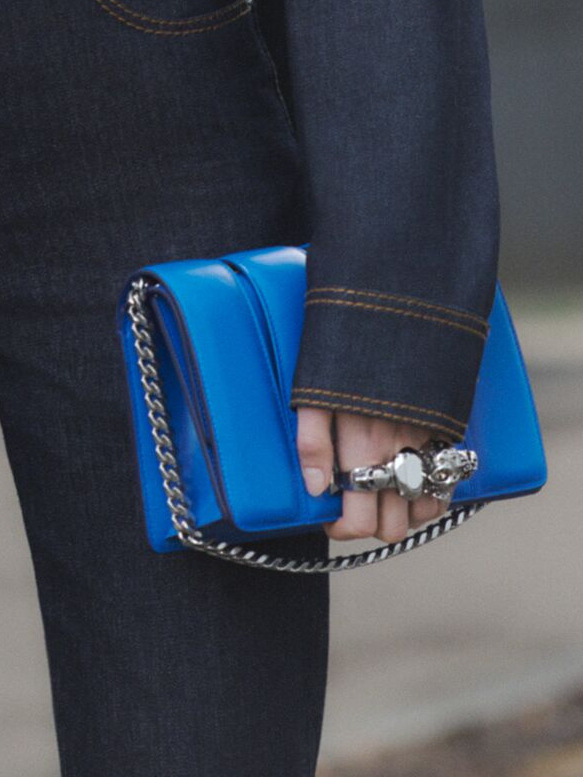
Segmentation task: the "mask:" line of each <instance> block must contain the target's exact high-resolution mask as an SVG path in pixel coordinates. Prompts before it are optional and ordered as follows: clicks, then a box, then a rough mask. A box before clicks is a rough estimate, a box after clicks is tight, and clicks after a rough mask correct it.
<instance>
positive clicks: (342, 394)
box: [292, 387, 467, 429]
mask: <svg viewBox="0 0 583 777" xmlns="http://www.w3.org/2000/svg"><path fill="white" fill-rule="evenodd" d="M299 392H303V393H309V394H327V395H329V396H336V397H344V398H345V399H361V400H364V401H365V402H372V403H375V404H379V405H391V406H392V407H400V408H402V409H403V410H415V411H416V412H418V413H426V414H427V415H434V416H437V417H439V418H445V419H446V420H447V421H451V422H452V423H454V424H457V425H458V426H461V427H462V429H465V428H466V426H467V424H464V423H463V422H462V421H458V419H457V418H454V417H453V416H451V415H447V413H442V412H440V411H439V410H429V409H428V408H426V407H417V405H407V404H405V403H404V402H392V401H391V400H388V399H373V398H372V397H365V396H364V395H363V394H347V393H346V392H344V391H329V390H328V389H314V388H300V387H298V388H293V389H292V395H295V394H298V393H299Z"/></svg>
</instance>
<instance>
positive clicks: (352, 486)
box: [328, 439, 478, 502]
mask: <svg viewBox="0 0 583 777" xmlns="http://www.w3.org/2000/svg"><path fill="white" fill-rule="evenodd" d="M477 468H478V456H477V453H476V451H472V450H468V449H464V450H462V449H458V448H455V447H454V446H452V445H451V443H449V442H447V441H446V440H440V439H431V440H428V441H427V442H426V443H425V444H424V445H422V446H421V447H420V448H419V449H416V448H411V447H406V448H402V449H401V450H400V451H399V452H398V453H397V455H396V456H395V457H394V459H392V460H391V461H386V462H382V463H379V464H369V465H365V466H363V467H353V468H352V469H349V470H345V471H340V469H339V468H338V466H337V465H336V464H335V465H334V469H333V472H332V477H331V479H330V485H329V487H328V490H329V492H330V493H331V494H334V493H336V492H337V491H341V490H343V491H380V490H381V489H384V488H394V489H396V490H397V491H398V493H399V495H400V496H402V497H403V498H405V499H407V500H410V501H411V500H413V499H418V498H419V497H420V496H423V495H427V496H433V497H436V498H437V499H441V500H442V501H444V502H446V501H448V500H449V499H450V498H451V495H452V492H453V490H454V489H455V487H456V485H457V483H459V481H460V480H467V478H469V477H471V475H472V474H473V473H474V472H475V471H476V469H477Z"/></svg>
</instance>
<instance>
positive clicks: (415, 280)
mask: <svg viewBox="0 0 583 777" xmlns="http://www.w3.org/2000/svg"><path fill="white" fill-rule="evenodd" d="M285 16H286V20H285V25H286V27H285V29H286V38H287V41H286V42H287V50H288V53H287V57H288V66H289V78H290V84H291V87H290V88H291V94H292V98H293V100H292V102H293V116H294V123H295V127H296V132H297V139H298V143H299V146H300V154H301V156H302V157H303V164H304V168H305V170H306V174H307V181H308V187H307V189H308V198H309V200H310V204H309V207H310V213H311V219H312V233H311V234H310V235H308V236H307V239H306V242H309V243H310V246H309V248H308V254H307V294H306V299H305V318H304V328H303V333H302V339H301V342H300V351H299V357H298V361H297V366H296V371H295V375H294V380H293V387H292V396H291V403H290V407H292V408H296V407H298V406H314V407H321V408H325V409H329V410H339V411H346V412H356V413H362V414H364V415H368V416H378V417H382V418H387V419H389V420H394V421H398V422H405V423H412V424H417V425H420V426H423V427H427V428H429V429H430V430H431V431H432V432H437V433H443V434H445V435H449V436H450V437H451V438H452V439H453V440H454V441H460V440H462V439H463V435H464V432H465V429H466V427H467V421H468V418H469V414H470V411H471V405H472V401H473V396H474V391H475V384H476V380H477V375H478V370H479V365H480V361H481V356H482V352H483V348H484V344H485V341H486V338H487V336H488V332H489V324H488V316H489V314H490V310H491V306H492V303H493V299H494V293H495V287H496V278H497V265H498V248H499V220H500V216H499V199H498V180H497V171H496V161H495V153H494V140H493V130H492V119H491V104H490V72H489V55H488V43H487V37H486V27H485V19H484V13H483V8H482V0H463V2H459V0H285Z"/></svg>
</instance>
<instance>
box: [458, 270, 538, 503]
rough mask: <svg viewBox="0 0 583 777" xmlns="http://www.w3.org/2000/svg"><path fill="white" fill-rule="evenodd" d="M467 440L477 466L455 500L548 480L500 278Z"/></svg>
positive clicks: (522, 492)
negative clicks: (476, 457) (477, 459)
mask: <svg viewBox="0 0 583 777" xmlns="http://www.w3.org/2000/svg"><path fill="white" fill-rule="evenodd" d="M489 323H490V327H491V328H490V332H489V335H488V339H487V341H486V344H485V346H484V353H483V356H482V362H481V365H480V370H479V373H478V379H477V384H476V390H475V395H474V401H473V404H472V411H471V414H470V418H469V420H468V428H467V433H466V436H465V440H464V445H467V447H469V448H473V449H474V450H476V451H477V453H478V457H479V461H478V469H477V471H476V472H475V473H474V475H473V476H472V477H471V478H469V479H468V480H466V481H462V482H460V484H459V485H458V486H457V488H456V490H455V492H454V494H453V500H452V502H453V503H460V502H467V501H470V502H473V501H482V500H484V501H488V500H494V499H508V498H511V497H517V496H526V495H527V494H532V493H536V492H537V491H539V490H540V489H541V488H542V486H543V485H544V484H545V483H546V480H547V466H546V457H545V451H544V446H543V440H542V435H541V431H540V425H539V420H538V414H537V409H536V404H535V401H534V396H533V393H532V389H531V386H530V381H529V377H528V372H527V369H526V365H525V363H524V359H523V356H522V352H521V349H520V344H519V342H518V338H517V336H516V331H515V329H514V325H513V322H512V318H511V315H510V312H509V310H508V305H507V303H506V300H505V298H504V294H503V292H502V287H501V285H500V282H499V281H497V284H496V293H495V297H494V302H493V305H492V311H491V314H490V317H489Z"/></svg>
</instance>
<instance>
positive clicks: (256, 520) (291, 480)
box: [117, 244, 547, 573]
mask: <svg viewBox="0 0 583 777" xmlns="http://www.w3.org/2000/svg"><path fill="white" fill-rule="evenodd" d="M306 247H307V244H304V245H303V246H274V247H270V248H261V249H258V250H252V251H240V252H237V253H232V254H228V255H225V256H222V257H219V258H217V259H193V260H181V261H176V262H167V263H162V264H152V265H147V266H145V267H142V268H141V269H140V270H139V271H137V272H136V273H134V274H132V276H131V277H130V278H129V279H128V280H127V283H126V284H125V286H124V289H123V291H122V293H121V298H120V303H119V306H118V317H117V328H118V334H119V336H120V338H121V343H122V348H123V354H124V362H125V366H126V373H127V385H128V390H129V391H128V395H129V400H130V407H131V417H132V421H133V430H134V448H135V451H136V454H137V455H136V458H137V466H138V469H139V477H140V483H141V496H142V503H143V510H144V516H145V525H146V530H147V537H148V541H149V544H150V546H151V548H152V549H153V550H155V551H157V552H160V553H165V552H172V551H177V550H186V549H194V550H203V551H205V552H207V553H211V554H213V555H215V556H218V557H220V558H223V559H227V560H230V561H234V562H236V563H240V564H247V565H251V566H259V567H262V568H267V569H273V570H277V571H290V572H310V573H313V572H331V571H337V570H342V569H352V568H355V567H359V566H364V565H369V564H373V563H376V562H377V561H382V560H384V559H387V558H391V557H393V556H396V555H399V554H402V553H404V552H407V551H409V550H411V549H413V548H415V547H419V546H421V545H423V544H426V543H427V542H428V541H431V540H433V539H435V538H436V537H438V536H441V535H443V534H445V533H446V532H448V531H450V530H451V529H453V528H455V527H457V526H459V525H461V524H462V523H463V522H464V521H465V520H467V519H468V518H469V517H470V516H472V515H474V514H475V513H476V512H478V511H479V510H480V509H482V508H483V507H484V506H485V505H487V504H488V503H489V502H492V501H495V500H499V499H508V498H511V497H519V496H525V495H527V494H533V493H535V492H537V491H539V490H540V489H541V488H542V486H543V485H544V483H545V482H546V478H547V472H546V461H545V453H544V447H543V441H542V437H541V433H540V428H539V422H538V417H537V412H536V406H535V403H534V399H533V395H532V392H531V388H530V384H529V380H528V374H527V371H526V367H525V364H524V361H523V358H522V354H521V351H520V346H519V343H518V340H517V337H516V333H515V330H514V327H513V324H512V320H511V317H510V314H509V311H508V307H507V305H506V302H505V299H504V295H503V293H502V289H501V287H500V283H499V282H498V283H497V288H496V293H495V299H494V303H493V307H492V311H491V315H490V318H489V323H490V332H489V336H488V339H487V341H486V344H485V347H484V352H483V357H482V362H481V366H480V371H479V376H478V381H477V384H476V390H475V395H474V399H473V405H472V411H471V415H470V419H469V422H468V427H467V434H466V436H465V438H464V440H463V442H460V443H457V444H456V446H457V447H459V448H465V447H467V448H470V449H472V450H474V451H475V452H476V453H477V456H478V461H479V466H478V469H477V470H476V472H475V473H474V474H473V475H472V477H471V478H469V479H467V480H462V481H460V482H459V483H458V484H457V485H456V487H455V490H454V491H453V494H452V499H451V502H450V505H449V509H448V511H447V513H446V514H445V515H444V516H443V517H442V518H441V519H440V520H439V521H437V522H435V523H432V524H429V525H426V526H424V527H422V528H421V529H420V530H418V531H417V532H415V533H414V534H412V535H408V536H407V537H405V538H404V539H403V540H402V541H401V542H397V543H392V544H390V545H385V546H382V547H380V548H377V549H375V550H370V551H365V552H363V553H358V554H353V555H350V556H337V557H335V558H329V559H328V558H321V559H317V558H312V559H306V558H303V559H287V558H274V557H271V556H268V555H266V554H262V553H260V552H259V551H257V550H256V549H253V546H252V544H251V545H246V546H241V545H237V544H235V545H233V543H241V542H244V543H252V542H253V541H255V540H258V539H263V538H274V537H277V536H285V535H290V534H298V533H303V532H313V531H319V530H321V525H322V524H323V523H324V522H328V521H333V520H335V519H336V518H338V517H339V516H340V515H341V508H342V495H341V493H338V492H336V493H331V492H329V491H325V492H324V493H323V494H321V495H320V496H317V497H314V496H312V495H310V494H309V492H308V491H307V490H306V488H305V486H304V483H303V479H302V475H301V469H300V462H299V457H298V453H297V449H296V431H297V415H296V412H295V411H294V410H292V409H291V408H290V407H289V398H290V396H291V387H292V379H293V373H294V368H295V363H296V359H297V354H298V348H299V343H300V335H301V331H302V325H303V305H304V295H305V291H306V272H305V270H306V251H305V248H306Z"/></svg>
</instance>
